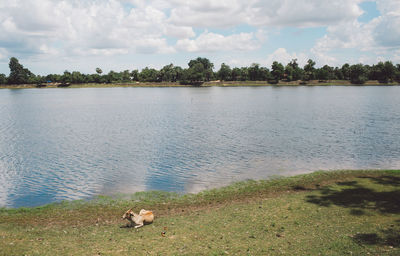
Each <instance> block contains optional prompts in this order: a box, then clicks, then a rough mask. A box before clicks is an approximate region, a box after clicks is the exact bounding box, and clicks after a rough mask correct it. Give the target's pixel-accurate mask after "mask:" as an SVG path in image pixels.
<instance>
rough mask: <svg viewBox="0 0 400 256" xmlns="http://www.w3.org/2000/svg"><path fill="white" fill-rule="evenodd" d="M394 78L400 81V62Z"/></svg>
mask: <svg viewBox="0 0 400 256" xmlns="http://www.w3.org/2000/svg"><path fill="white" fill-rule="evenodd" d="M394 80H395V81H396V82H398V83H400V64H397V65H396V71H395V73H394Z"/></svg>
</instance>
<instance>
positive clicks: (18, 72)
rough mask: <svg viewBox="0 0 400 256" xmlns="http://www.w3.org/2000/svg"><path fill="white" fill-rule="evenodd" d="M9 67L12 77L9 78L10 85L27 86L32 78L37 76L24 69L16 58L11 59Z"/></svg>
mask: <svg viewBox="0 0 400 256" xmlns="http://www.w3.org/2000/svg"><path fill="white" fill-rule="evenodd" d="M8 66H9V67H10V75H9V77H8V83H9V84H26V83H28V81H29V79H30V77H31V79H32V77H34V76H35V75H34V74H33V73H32V72H31V71H29V70H28V69H27V68H24V66H22V65H21V64H20V63H19V61H18V59H17V58H15V57H11V58H10V63H9V64H8Z"/></svg>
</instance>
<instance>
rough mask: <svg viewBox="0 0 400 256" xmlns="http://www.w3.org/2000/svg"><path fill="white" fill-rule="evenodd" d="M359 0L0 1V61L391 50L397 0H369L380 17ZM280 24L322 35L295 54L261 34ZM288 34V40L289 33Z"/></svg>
mask: <svg viewBox="0 0 400 256" xmlns="http://www.w3.org/2000/svg"><path fill="white" fill-rule="evenodd" d="M363 1H364V0H335V1H332V0H269V1H263V0H246V1H244V0H230V1H228V0H221V1H215V0H201V1H187V0H169V1H165V0H85V1H79V0H63V1H52V0H35V1H31V0H13V1H0V31H1V33H0V49H1V50H0V60H1V59H2V60H4V59H7V58H9V57H11V56H16V57H18V58H22V59H25V60H27V59H29V60H30V61H32V59H34V60H35V61H37V62H39V61H41V60H42V61H43V60H44V59H45V60H46V61H48V60H51V59H57V60H59V61H64V62H65V61H66V60H68V61H70V62H71V63H74V62H78V61H80V64H81V65H80V66H85V65H84V63H85V61H88V62H89V60H88V58H93V59H94V58H101V57H103V56H108V57H112V56H128V55H129V56H132V55H141V54H147V55H146V56H149V55H156V54H165V55H168V54H176V55H174V56H177V55H180V58H183V57H182V55H185V57H186V58H187V55H188V54H190V53H210V52H212V53H213V54H214V55H216V54H215V53H217V52H218V53H221V54H220V55H219V56H216V58H219V59H220V60H222V59H223V58H224V59H225V60H223V62H229V59H231V58H232V56H231V55H232V52H233V51H235V54H234V55H235V58H239V57H238V56H237V53H238V52H242V53H246V52H248V51H252V53H253V55H251V56H250V54H249V55H247V54H244V55H246V56H244V58H248V60H249V62H250V63H251V62H257V60H258V62H261V63H262V61H260V58H261V56H268V52H266V51H267V50H266V49H271V46H272V45H273V47H274V48H273V49H277V50H276V51H275V52H273V53H270V57H268V58H277V59H278V60H281V62H287V61H290V60H291V59H292V58H298V59H299V61H300V59H302V58H303V57H304V56H305V55H308V56H310V57H312V58H315V59H316V60H317V61H318V62H326V63H339V64H340V62H343V59H341V58H342V57H341V56H338V54H337V51H338V50H339V51H340V49H356V50H357V51H362V52H373V53H374V54H375V55H379V56H384V55H385V56H389V55H390V54H392V55H393V52H394V51H396V50H398V49H399V48H400V1H398V0H377V1H376V3H377V8H378V10H379V12H380V13H381V16H380V17H377V18H375V19H373V20H371V21H369V22H367V23H362V22H360V21H358V18H359V17H360V15H362V13H363V10H362V9H361V8H360V3H361V2H363ZM287 27H290V28H293V27H296V28H310V27H321V28H326V35H324V36H323V37H321V38H320V39H318V40H317V41H316V42H315V44H314V45H311V44H313V42H311V41H310V42H309V45H306V46H302V48H303V49H301V50H296V51H297V52H298V53H297V54H296V53H294V52H293V50H292V49H291V48H290V46H289V45H286V44H285V45H284V46H283V45H279V44H278V45H276V44H273V43H274V42H273V40H274V38H273V37H272V36H269V37H268V41H267V40H266V32H265V31H276V30H280V29H282V28H287ZM198 31H202V32H198ZM204 31H205V32H204ZM208 31H212V32H208ZM252 31H253V32H252ZM254 31H257V32H254ZM280 31H283V30H280ZM282 33H287V32H282ZM288 37H289V36H288ZM290 37H291V39H293V44H296V41H295V40H296V38H295V36H294V35H290ZM275 43H276V42H275ZM280 47H285V49H284V48H280ZM307 47H308V48H307ZM256 51H260V54H257V53H256ZM299 52H302V53H299ZM165 55H164V56H165ZM303 55H304V56H303ZM372 55H373V54H366V56H369V57H370V58H373V56H372ZM359 57H360V56H353V59H358V58H359ZM133 58H134V57H132V59H133ZM144 58H145V57H142V59H144ZM250 58H258V59H255V60H253V61H251V60H250ZM304 58H305V57H304ZM93 59H92V62H94V60H93ZM126 59H128V58H126ZM154 59H157V58H154ZM96 60H98V59H96ZM170 61H172V62H175V61H176V60H175V59H173V58H172V59H171V60H170ZM181 61H182V60H181ZM185 61H186V60H185ZM268 61H269V59H268ZM318 62H317V63H318ZM345 62H347V61H345ZM268 64H269V63H268ZM155 65H157V64H155ZM238 65H240V64H238ZM115 66H117V64H115ZM240 66H241V65H240ZM3 72H4V71H3Z"/></svg>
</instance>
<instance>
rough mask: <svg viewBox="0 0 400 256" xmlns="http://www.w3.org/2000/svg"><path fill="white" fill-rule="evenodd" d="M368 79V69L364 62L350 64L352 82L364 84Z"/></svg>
mask: <svg viewBox="0 0 400 256" xmlns="http://www.w3.org/2000/svg"><path fill="white" fill-rule="evenodd" d="M367 80H368V74H367V69H366V68H365V67H364V65H363V64H356V65H351V66H350V82H351V83H352V84H364V83H365V82H366V81H367Z"/></svg>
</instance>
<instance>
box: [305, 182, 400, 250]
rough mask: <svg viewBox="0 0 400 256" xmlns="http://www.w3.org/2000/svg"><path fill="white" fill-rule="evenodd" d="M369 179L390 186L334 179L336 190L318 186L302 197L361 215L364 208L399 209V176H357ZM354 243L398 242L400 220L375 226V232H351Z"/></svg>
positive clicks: (365, 209) (382, 212)
mask: <svg viewBox="0 0 400 256" xmlns="http://www.w3.org/2000/svg"><path fill="white" fill-rule="evenodd" d="M359 178H363V179H369V180H370V181H371V182H372V183H375V184H380V185H387V186H391V187H393V189H392V190H391V191H376V190H374V189H372V188H369V187H365V186H363V185H361V184H359V183H358V182H357V181H349V182H338V183H336V184H337V185H339V186H342V187H343V188H341V189H340V190H334V189H331V188H321V189H318V191H320V195H311V196H307V198H306V201H307V202H309V203H313V204H316V205H319V206H324V207H329V206H331V205H336V206H340V207H343V208H346V209H349V211H350V214H352V215H355V216H362V215H364V214H366V211H367V210H368V211H371V210H372V211H376V212H378V213H379V214H388V213H391V214H399V213H400V189H399V186H400V178H399V177H395V176H390V175H386V176H381V177H359ZM352 238H353V240H354V241H355V242H356V243H358V244H365V245H380V246H393V247H399V246H400V220H397V221H396V223H395V224H392V225H391V226H390V228H387V229H382V230H379V231H378V232H376V233H359V234H356V235H354V236H352Z"/></svg>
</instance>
